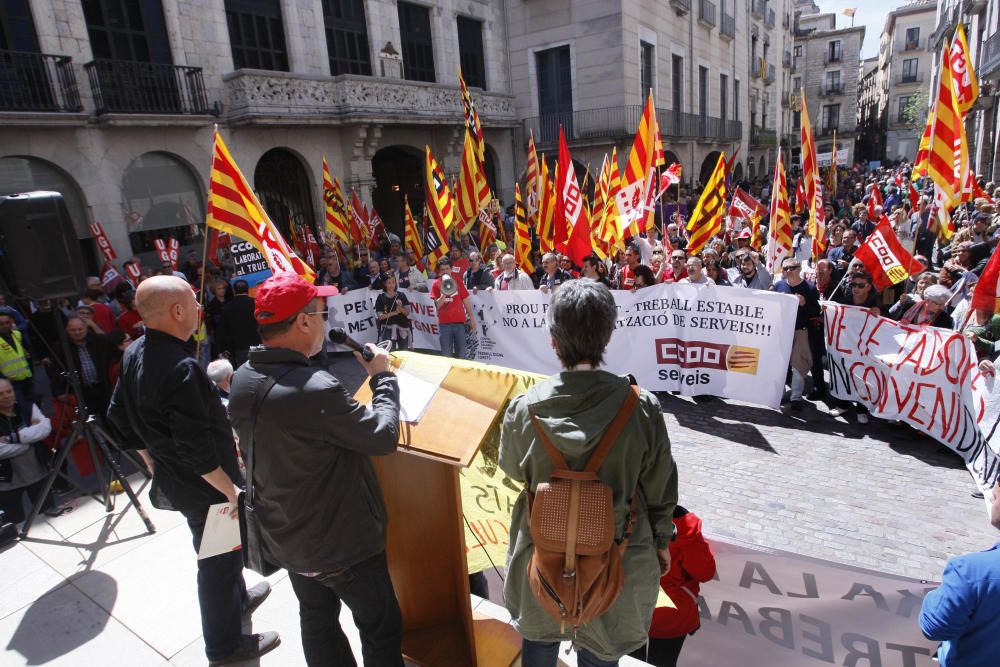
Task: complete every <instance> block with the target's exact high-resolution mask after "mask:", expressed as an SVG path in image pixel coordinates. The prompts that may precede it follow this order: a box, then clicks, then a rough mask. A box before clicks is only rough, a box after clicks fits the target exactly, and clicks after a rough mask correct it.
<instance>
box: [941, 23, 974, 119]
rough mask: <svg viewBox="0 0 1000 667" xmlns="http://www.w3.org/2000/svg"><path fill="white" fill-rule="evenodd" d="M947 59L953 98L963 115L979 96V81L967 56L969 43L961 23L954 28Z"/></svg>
mask: <svg viewBox="0 0 1000 667" xmlns="http://www.w3.org/2000/svg"><path fill="white" fill-rule="evenodd" d="M948 59H949V60H950V61H951V77H952V81H953V82H954V86H955V99H956V101H957V102H958V109H959V111H961V112H962V116H965V114H967V113H969V109H971V108H972V105H973V104H975V103H976V100H977V99H978V98H979V81H978V79H977V78H976V72H975V69H974V68H973V66H972V59H971V58H969V43H968V42H967V41H966V39H965V26H963V25H962V24H961V23H959V24H958V26H957V27H956V28H955V36H954V37H952V39H951V47H950V49H949V51H948Z"/></svg>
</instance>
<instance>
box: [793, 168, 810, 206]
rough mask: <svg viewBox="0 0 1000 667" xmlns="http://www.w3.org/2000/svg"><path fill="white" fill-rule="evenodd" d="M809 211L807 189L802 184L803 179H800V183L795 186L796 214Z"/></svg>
mask: <svg viewBox="0 0 1000 667" xmlns="http://www.w3.org/2000/svg"><path fill="white" fill-rule="evenodd" d="M807 210H809V202H807V201H806V188H805V186H804V185H803V184H802V178H801V177H799V182H798V183H797V184H796V186H795V212H796V213H803V212H804V211H807Z"/></svg>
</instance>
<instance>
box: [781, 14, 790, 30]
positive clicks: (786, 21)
mask: <svg viewBox="0 0 1000 667" xmlns="http://www.w3.org/2000/svg"><path fill="white" fill-rule="evenodd" d="M791 24H792V19H790V18H789V17H788V12H785V14H784V16H783V17H782V19H781V27H782V28H785V29H786V30H787V29H788V28H789V26H791Z"/></svg>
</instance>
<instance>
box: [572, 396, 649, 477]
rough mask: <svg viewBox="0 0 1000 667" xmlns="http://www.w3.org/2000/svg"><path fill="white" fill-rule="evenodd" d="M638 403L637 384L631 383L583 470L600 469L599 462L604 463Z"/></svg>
mask: <svg viewBox="0 0 1000 667" xmlns="http://www.w3.org/2000/svg"><path fill="white" fill-rule="evenodd" d="M638 404H639V385H636V384H633V385H631V386H630V387H629V391H628V392H627V393H626V394H625V401H624V403H622V407H621V408H620V409H619V410H618V414H617V415H615V418H614V419H613V420H612V421H611V424H610V425H609V426H608V429H607V430H606V431H605V432H604V435H603V436H601V441H600V442H599V443H597V448H596V449H595V450H594V453H593V454H591V456H590V460H588V461H587V467H586V468H584V471H585V472H597V471H598V470H600V469H601V464H603V463H604V459H606V458H607V456H608V453H609V452H611V448H612V447H614V445H615V442H616V441H617V440H618V436H619V435H621V432H622V429H623V428H625V424H626V422H628V420H629V418H630V417H631V416H632V413H633V412H635V406H636V405H638Z"/></svg>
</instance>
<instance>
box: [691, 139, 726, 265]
mask: <svg viewBox="0 0 1000 667" xmlns="http://www.w3.org/2000/svg"><path fill="white" fill-rule="evenodd" d="M725 213H726V158H725V155H724V154H722V153H719V160H718V162H717V163H716V165H715V169H714V170H713V171H712V176H711V177H710V178H709V179H708V183H706V184H705V189H704V190H703V191H702V193H701V198H700V199H699V200H698V205H697V206H695V207H694V213H692V214H691V220H690V221H689V222H688V231H689V232H691V238H690V240H689V241H688V247H687V251H688V254H690V255H697V254H698V253H699V252H701V250H702V249H703V248H704V247H705V246H706V245H708V242H709V241H711V240H712V237H713V236H715V235H716V234H718V233H719V232H720V231H722V216H723V215H725Z"/></svg>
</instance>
